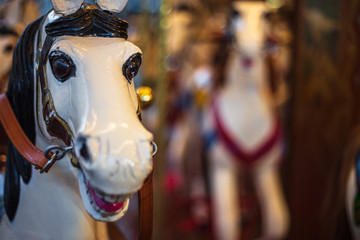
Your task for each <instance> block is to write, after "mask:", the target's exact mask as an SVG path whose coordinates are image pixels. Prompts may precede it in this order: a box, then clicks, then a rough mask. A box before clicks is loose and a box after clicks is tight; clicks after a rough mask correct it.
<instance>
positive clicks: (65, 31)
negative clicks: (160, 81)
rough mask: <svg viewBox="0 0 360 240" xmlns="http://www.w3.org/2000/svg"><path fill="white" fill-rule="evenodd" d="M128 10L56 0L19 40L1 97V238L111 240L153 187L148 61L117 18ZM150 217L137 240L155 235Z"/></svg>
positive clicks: (148, 213)
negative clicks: (142, 82)
mask: <svg viewBox="0 0 360 240" xmlns="http://www.w3.org/2000/svg"><path fill="white" fill-rule="evenodd" d="M126 2H127V1H125V0H124V1H102V0H98V1H97V4H98V5H99V7H96V6H93V5H88V4H83V1H82V0H79V1H65V2H64V1H62V0H57V1H56V0H54V1H53V5H54V9H53V10H51V11H50V12H49V13H48V14H46V15H45V16H43V17H41V18H39V19H37V20H36V21H34V22H33V23H31V24H30V25H29V26H28V27H27V28H26V30H25V31H24V33H23V34H22V36H21V38H20V40H19V43H18V44H17V46H16V48H15V50H14V62H16V63H17V64H16V65H14V66H13V67H12V71H11V75H10V80H9V85H8V90H7V92H6V93H3V94H1V95H0V119H1V121H2V123H3V125H4V126H5V130H6V132H7V135H8V137H9V139H10V140H9V141H8V146H7V149H8V151H7V153H8V154H7V161H6V176H5V212H6V214H5V215H4V216H3V217H2V219H1V222H0V238H1V239H108V235H107V230H106V228H105V224H104V222H113V221H116V220H117V219H119V218H121V217H122V216H123V215H124V214H125V213H126V211H127V209H128V205H129V198H130V197H131V196H132V195H133V194H134V193H136V192H137V191H138V190H140V188H141V187H142V186H143V185H144V184H145V185H147V184H148V181H145V179H147V177H148V176H149V174H150V173H151V172H152V169H153V163H152V153H153V151H154V148H155V145H154V143H153V142H152V138H153V136H152V134H151V133H150V132H148V131H147V130H146V129H145V128H144V127H143V126H142V124H141V122H140V121H139V118H140V117H139V115H140V107H139V102H138V98H137V94H136V91H135V87H134V82H133V78H134V76H135V75H136V74H137V72H138V70H139V67H140V65H141V56H142V54H141V50H140V49H139V48H138V47H137V46H135V45H133V44H132V43H130V42H128V41H127V40H126V38H127V28H128V24H127V22H125V21H124V20H122V19H120V18H118V17H116V16H115V15H114V13H117V12H120V11H121V10H122V9H123V7H124V5H125V4H126ZM65 23H66V24H65ZM99 80H101V81H99ZM114 109H116V110H114ZM34 145H35V146H34ZM50 168H51V170H50ZM49 170H50V171H49ZM147 191H149V189H147ZM142 197H144V195H142V194H141V196H140V198H142ZM147 197H148V199H150V198H151V196H150V195H149V194H148V195H147ZM150 200H151V199H150ZM150 200H149V201H147V202H146V203H147V204H150V203H151V201H150ZM140 206H141V204H140ZM140 208H141V207H140ZM147 210H148V211H145V212H142V211H140V212H142V213H143V214H144V215H141V217H140V226H141V229H143V230H146V231H147V232H141V233H142V234H144V235H145V238H144V235H141V233H140V236H139V239H148V238H149V236H151V228H149V227H147V226H146V225H149V224H151V223H150V222H142V219H143V220H144V219H145V218H146V219H147V220H149V221H151V216H152V215H151V214H152V213H151V210H150V209H147ZM145 215H146V216H145ZM147 216H150V218H147Z"/></svg>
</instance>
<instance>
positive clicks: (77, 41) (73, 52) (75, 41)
mask: <svg viewBox="0 0 360 240" xmlns="http://www.w3.org/2000/svg"><path fill="white" fill-rule="evenodd" d="M52 48H53V49H57V50H62V51H65V52H66V53H67V54H69V55H70V56H72V57H85V56H96V57H101V56H102V55H103V56H106V57H109V56H114V57H116V58H117V57H119V58H127V57H129V56H131V55H132V54H134V53H137V52H140V53H141V50H140V49H139V48H138V47H137V46H135V45H134V44H132V43H131V42H129V41H127V40H125V39H123V38H106V37H74V36H64V37H61V38H59V39H58V40H57V41H55V43H54V45H53V47H52Z"/></svg>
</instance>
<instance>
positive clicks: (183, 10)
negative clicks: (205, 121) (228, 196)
mask: <svg viewBox="0 0 360 240" xmlns="http://www.w3.org/2000/svg"><path fill="white" fill-rule="evenodd" d="M200 8H201V9H200ZM205 15H206V8H205V6H203V5H202V4H201V3H200V2H199V1H191V2H190V1H177V2H176V3H175V4H174V7H173V9H172V11H171V13H170V14H169V15H168V16H167V25H168V28H167V31H166V48H167V53H168V58H167V60H168V62H167V63H168V64H167V66H168V79H169V81H170V87H169V93H168V94H169V98H170V100H169V106H168V108H169V114H168V123H167V124H168V134H169V141H168V148H167V155H166V161H167V162H166V164H167V172H166V178H165V186H166V189H168V191H169V192H170V194H169V196H171V199H172V203H173V204H174V205H172V206H174V207H176V203H177V202H180V203H181V204H183V203H184V202H185V205H186V207H189V208H190V213H189V214H188V215H186V216H185V215H184V214H182V216H181V217H180V218H181V219H176V217H174V218H173V219H175V220H174V221H176V223H177V226H179V225H181V223H180V222H182V221H191V222H192V223H194V225H193V226H194V227H199V226H204V225H206V224H208V223H209V221H208V212H207V209H206V205H205V204H204V200H205V186H204V185H205V183H204V179H203V178H204V176H203V173H202V166H201V150H202V146H201V128H200V126H199V121H198V117H199V113H198V112H197V109H196V106H195V105H196V103H195V98H196V85H195V82H194V72H196V70H197V68H198V67H199V65H200V64H201V63H202V62H203V58H204V52H201V50H203V49H204V47H203V46H200V44H199V43H198V41H197V38H198V35H200V34H199V33H200V31H201V30H202V27H203V23H204V18H205ZM202 17H204V18H202ZM199 48H202V49H201V50H199ZM199 53H200V54H199ZM205 54H206V53H205ZM205 58H206V57H205Z"/></svg>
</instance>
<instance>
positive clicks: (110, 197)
mask: <svg viewBox="0 0 360 240" xmlns="http://www.w3.org/2000/svg"><path fill="white" fill-rule="evenodd" d="M86 188H87V190H86V193H87V195H88V197H89V199H90V203H91V205H92V206H93V207H94V209H95V210H96V211H98V212H100V213H102V215H104V214H112V213H117V212H118V211H120V210H121V209H122V208H123V207H124V203H125V201H126V200H127V199H129V198H130V197H131V196H132V194H120V195H114V194H106V193H104V192H102V191H101V190H97V189H95V188H93V187H92V186H91V185H90V183H89V181H87V185H86Z"/></svg>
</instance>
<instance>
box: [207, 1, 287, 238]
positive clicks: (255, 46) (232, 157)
mask: <svg viewBox="0 0 360 240" xmlns="http://www.w3.org/2000/svg"><path fill="white" fill-rule="evenodd" d="M232 7H233V13H232V17H231V19H230V22H229V24H230V27H229V28H230V32H231V33H230V35H231V37H232V40H233V42H232V44H231V46H230V49H229V50H228V58H227V61H226V64H225V66H224V74H223V82H222V86H220V87H218V88H217V89H214V94H213V96H212V100H211V104H210V106H209V109H208V112H207V117H205V118H204V120H205V122H204V129H205V130H204V131H205V132H206V133H207V134H206V136H207V137H206V139H207V140H206V142H207V149H208V152H207V155H208V159H209V161H210V173H209V176H210V178H211V180H210V181H211V187H212V198H213V215H214V225H215V232H216V236H217V238H218V239H227V240H232V239H240V238H242V239H254V238H261V239H282V238H284V237H285V235H286V233H287V230H288V226H289V214H288V209H287V206H286V203H285V200H284V196H283V190H282V186H281V182H280V177H279V172H278V171H279V170H278V166H279V161H280V159H281V157H282V151H283V145H282V136H281V127H280V123H279V120H278V119H277V116H276V114H275V112H276V111H275V107H274V105H275V104H273V101H274V100H273V98H272V97H271V94H269V86H268V82H267V77H268V76H267V72H266V64H265V55H266V54H265V53H266V52H265V51H264V46H265V45H266V42H267V35H268V33H269V26H268V25H269V22H268V21H267V20H266V19H265V18H264V17H263V16H264V15H265V14H266V13H267V12H268V11H269V9H268V8H267V6H266V4H265V3H264V2H262V1H235V2H233V3H232Z"/></svg>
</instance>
